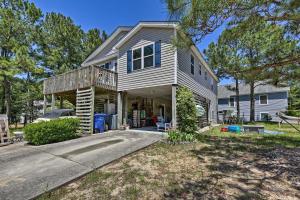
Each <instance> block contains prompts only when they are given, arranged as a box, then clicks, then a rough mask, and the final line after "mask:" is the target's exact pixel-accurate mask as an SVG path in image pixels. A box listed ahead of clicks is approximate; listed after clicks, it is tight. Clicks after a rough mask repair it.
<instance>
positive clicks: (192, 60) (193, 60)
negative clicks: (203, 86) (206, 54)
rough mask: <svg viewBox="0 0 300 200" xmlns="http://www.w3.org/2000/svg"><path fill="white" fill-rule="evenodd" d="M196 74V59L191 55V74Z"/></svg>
mask: <svg viewBox="0 0 300 200" xmlns="http://www.w3.org/2000/svg"><path fill="white" fill-rule="evenodd" d="M194 73H195V59H194V56H193V55H191V74H193V75H194Z"/></svg>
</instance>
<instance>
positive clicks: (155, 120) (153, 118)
mask: <svg viewBox="0 0 300 200" xmlns="http://www.w3.org/2000/svg"><path fill="white" fill-rule="evenodd" d="M156 122H157V116H153V117H152V123H153V124H154V125H155V124H156Z"/></svg>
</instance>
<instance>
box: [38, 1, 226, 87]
mask: <svg viewBox="0 0 300 200" xmlns="http://www.w3.org/2000/svg"><path fill="white" fill-rule="evenodd" d="M32 2H34V3H35V5H36V6H37V7H39V8H40V9H42V11H43V13H46V12H58V13H62V14H63V15H65V16H68V17H71V18H72V19H73V21H74V23H75V24H76V25H79V26H81V28H82V29H83V30H85V31H87V30H89V29H91V28H99V29H102V30H105V31H106V32H107V33H108V34H110V33H112V31H113V30H114V29H115V28H116V27H117V26H122V25H124V26H131V25H135V24H136V23H138V21H163V20H168V12H167V7H166V5H165V3H164V1H163V0H126V1H123V0H109V1H104V0H32ZM221 32H222V29H219V30H217V31H216V32H215V33H213V34H211V35H208V36H207V37H206V38H204V40H203V41H202V42H201V43H200V44H198V45H197V46H198V48H199V49H200V50H201V51H203V50H204V49H205V48H207V46H208V45H209V43H210V42H213V41H217V39H218V36H219V34H220V33H221ZM228 82H229V81H228V80H222V81H221V83H222V84H225V83H228Z"/></svg>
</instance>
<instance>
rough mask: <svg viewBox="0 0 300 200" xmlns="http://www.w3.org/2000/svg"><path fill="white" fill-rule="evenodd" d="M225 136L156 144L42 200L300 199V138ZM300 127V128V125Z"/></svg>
mask: <svg viewBox="0 0 300 200" xmlns="http://www.w3.org/2000/svg"><path fill="white" fill-rule="evenodd" d="M265 126H266V129H269V130H278V131H284V132H287V133H286V134H283V135H275V136H274V135H273V136H267V135H258V134H247V135H242V134H241V135H236V134H230V133H220V132H219V129H220V127H217V128H214V129H212V130H210V131H209V132H206V133H203V134H201V136H199V142H197V143H191V144H185V145H169V144H166V143H163V142H161V143H157V144H155V145H152V146H150V147H148V148H146V149H143V150H141V151H138V152H136V153H134V154H131V155H129V156H127V157H124V158H122V159H120V160H117V161H115V162H113V163H111V164H109V165H107V166H105V167H102V168H100V169H98V170H96V171H94V172H92V173H90V174H88V175H86V176H85V177H82V178H80V179H79V180H76V181H74V182H72V183H70V184H68V185H66V186H63V187H61V188H59V189H57V190H55V191H53V192H50V193H47V194H45V195H43V196H42V197H40V199H55V200H56V199H299V198H300V148H299V146H300V134H297V133H296V131H294V130H293V129H292V128H289V126H287V125H284V126H283V127H282V128H281V129H278V128H277V124H265ZM299 128H300V127H299Z"/></svg>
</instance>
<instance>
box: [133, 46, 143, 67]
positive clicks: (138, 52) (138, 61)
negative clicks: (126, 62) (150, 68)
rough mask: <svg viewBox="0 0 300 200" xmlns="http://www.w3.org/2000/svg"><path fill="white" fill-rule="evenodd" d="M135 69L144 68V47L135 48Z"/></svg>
mask: <svg viewBox="0 0 300 200" xmlns="http://www.w3.org/2000/svg"><path fill="white" fill-rule="evenodd" d="M132 62H133V70H139V69H142V49H141V48H138V49H134V50H133V61H132Z"/></svg>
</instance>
